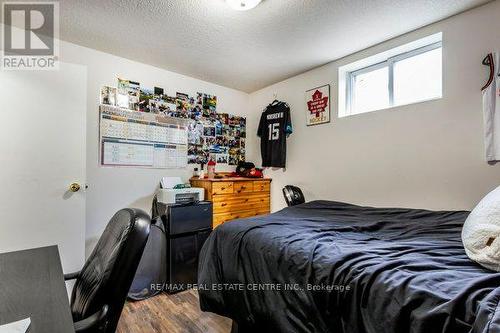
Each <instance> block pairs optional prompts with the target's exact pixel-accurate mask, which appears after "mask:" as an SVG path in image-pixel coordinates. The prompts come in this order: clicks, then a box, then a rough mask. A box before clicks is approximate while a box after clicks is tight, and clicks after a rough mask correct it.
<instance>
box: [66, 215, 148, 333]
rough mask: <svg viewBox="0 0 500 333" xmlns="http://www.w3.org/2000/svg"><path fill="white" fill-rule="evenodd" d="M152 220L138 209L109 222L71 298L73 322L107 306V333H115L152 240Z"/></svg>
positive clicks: (78, 279) (115, 217)
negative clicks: (145, 250)
mask: <svg viewBox="0 0 500 333" xmlns="http://www.w3.org/2000/svg"><path fill="white" fill-rule="evenodd" d="M150 225H151V220H150V218H149V216H148V214H146V213H145V212H144V211H142V210H139V209H130V208H126V209H122V210H120V211H118V212H117V213H116V214H115V215H114V216H113V217H112V218H111V220H110V221H109V223H108V225H107V226H106V229H105V230H104V232H103V234H102V236H101V238H100V239H99V242H98V243H97V245H96V247H95V249H94V251H92V254H91V255H90V257H89V258H88V259H87V262H86V263H85V265H84V267H83V269H82V271H81V273H80V275H79V276H78V278H77V280H76V283H75V286H74V288H73V292H72V295H71V312H72V315H73V320H74V321H79V320H83V319H85V318H87V317H89V316H91V315H92V314H94V313H96V312H98V311H99V310H101V308H102V307H103V306H104V305H105V304H107V305H108V307H109V309H108V315H107V317H106V329H105V332H114V331H115V329H116V325H117V324H118V320H119V319H120V314H121V311H122V309H123V305H124V303H125V299H126V297H127V293H128V291H129V289H130V286H131V284H132V280H133V278H134V275H135V272H136V270H137V266H138V265H139V261H140V259H141V257H142V253H143V251H144V247H145V245H146V241H147V239H148V236H149V230H150Z"/></svg>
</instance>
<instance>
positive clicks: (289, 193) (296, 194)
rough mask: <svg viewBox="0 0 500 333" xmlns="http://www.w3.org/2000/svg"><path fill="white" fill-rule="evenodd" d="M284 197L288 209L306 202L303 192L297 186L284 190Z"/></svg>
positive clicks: (287, 187) (289, 186) (288, 186)
mask: <svg viewBox="0 0 500 333" xmlns="http://www.w3.org/2000/svg"><path fill="white" fill-rule="evenodd" d="M283 196H284V197H285V201H286V204H287V205H288V207H291V206H296V205H300V204H303V203H304V202H306V199H305V198H304V194H303V193H302V190H301V189H300V188H298V187H297V186H293V185H287V186H285V187H284V188H283Z"/></svg>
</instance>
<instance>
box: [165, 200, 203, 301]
mask: <svg viewBox="0 0 500 333" xmlns="http://www.w3.org/2000/svg"><path fill="white" fill-rule="evenodd" d="M165 213H166V214H165V216H164V222H165V229H166V234H167V260H168V262H167V286H168V288H167V290H166V291H167V292H169V293H175V292H178V291H182V290H185V289H186V288H187V285H189V284H191V285H192V284H196V283H197V276H198V257H199V254H200V251H201V248H202V246H203V244H204V243H205V240H206V239H207V238H208V236H209V235H210V233H211V232H212V203H211V202H208V201H200V202H198V203H192V204H173V205H168V206H167V207H166V212H165Z"/></svg>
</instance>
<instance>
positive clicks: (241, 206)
mask: <svg viewBox="0 0 500 333" xmlns="http://www.w3.org/2000/svg"><path fill="white" fill-rule="evenodd" d="M213 205H214V213H215V214H217V213H226V212H238V211H243V210H249V209H260V208H262V209H264V208H265V209H267V210H269V209H270V199H269V194H268V193H250V194H241V195H238V196H227V195H223V196H217V197H214V200H213Z"/></svg>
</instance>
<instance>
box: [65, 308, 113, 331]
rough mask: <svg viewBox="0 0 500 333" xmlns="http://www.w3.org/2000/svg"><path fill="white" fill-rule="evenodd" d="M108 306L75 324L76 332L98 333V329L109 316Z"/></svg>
mask: <svg viewBox="0 0 500 333" xmlns="http://www.w3.org/2000/svg"><path fill="white" fill-rule="evenodd" d="M108 309H109V308H108V305H104V306H103V307H102V308H101V310H99V311H97V312H96V313H94V314H93V315H91V316H90V317H87V318H85V319H82V320H80V321H77V322H76V323H74V324H73V325H74V327H75V332H76V333H85V332H96V328H98V327H99V326H100V325H101V324H103V322H104V321H105V319H106V316H107V314H108Z"/></svg>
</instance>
